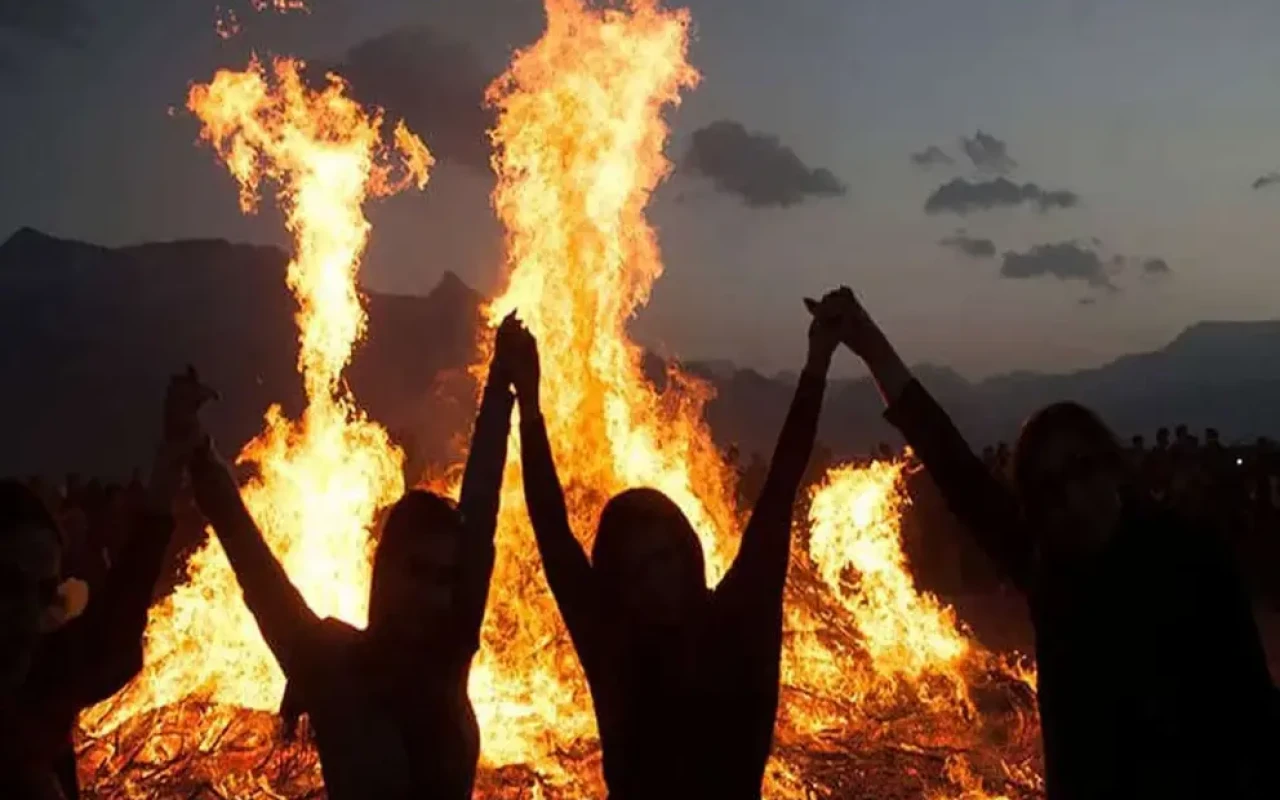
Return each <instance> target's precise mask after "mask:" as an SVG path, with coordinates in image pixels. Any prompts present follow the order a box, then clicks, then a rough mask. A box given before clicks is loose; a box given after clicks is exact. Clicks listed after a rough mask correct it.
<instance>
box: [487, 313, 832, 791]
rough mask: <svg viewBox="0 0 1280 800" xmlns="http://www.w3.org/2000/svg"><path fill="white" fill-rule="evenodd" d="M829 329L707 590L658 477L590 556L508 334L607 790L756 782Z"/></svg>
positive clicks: (620, 502)
mask: <svg viewBox="0 0 1280 800" xmlns="http://www.w3.org/2000/svg"><path fill="white" fill-rule="evenodd" d="M824 313H825V312H824ZM820 318H821V319H824V320H825V319H827V317H825V316H823V317H820ZM836 345H837V339H836V336H835V330H834V326H833V325H832V324H830V323H829V322H823V323H817V322H815V324H814V325H813V326H812V327H811V329H810V334H809V357H808V361H807V363H806V365H805V368H804V372H803V373H802V374H801V376H800V380H799V384H798V385H797V387H796V393H795V399H794V400H793V401H792V404H791V409H790V411H789V412H788V414H787V419H786V422H785V423H784V425H783V428H782V434H781V436H780V437H779V440H778V445H777V449H776V451H775V452H774V457H773V463H772V466H771V467H770V470H769V476H768V478H767V480H766V481H765V484H764V488H763V491H762V492H761V493H760V497H759V499H758V501H757V503H756V506H755V510H754V511H753V513H752V515H751V521H750V522H749V523H748V525H747V527H746V530H745V532H744V533H743V536H742V543H741V547H740V550H739V553H738V556H737V558H736V559H735V560H734V563H733V565H732V567H730V569H729V571H728V573H727V574H726V575H725V577H724V580H723V581H722V582H721V583H720V585H719V586H718V587H716V588H715V589H714V590H709V589H708V588H707V585H706V577H705V574H704V569H703V553H702V548H701V545H700V544H699V542H698V538H697V536H696V535H695V533H694V530H693V527H692V526H691V525H690V524H689V521H688V519H687V518H686V517H685V515H684V514H683V513H681V511H680V509H679V508H678V507H676V505H675V504H674V503H673V502H672V501H671V500H670V499H669V498H667V497H666V496H665V495H663V494H662V493H660V492H657V491H654V490H652V489H633V490H630V491H626V492H623V493H622V494H620V495H618V496H617V497H614V498H613V499H612V500H610V501H609V502H608V503H607V504H606V506H605V508H604V511H603V513H602V514H601V517H600V525H599V529H598V530H597V533H596V539H595V545H594V547H593V550H592V554H591V560H590V561H588V559H587V555H586V553H585V552H584V551H583V548H582V546H581V545H580V544H579V542H578V540H577V539H576V538H574V534H573V532H572V531H571V530H570V528H569V519H568V516H567V513H566V510H565V502H564V495H563V492H562V490H561V486H560V481H559V478H558V477H557V475H556V468H555V463H554V461H553V459H552V454H551V448H550V445H549V443H548V441H547V431H546V424H545V422H544V421H543V418H542V414H541V412H540V410H539V398H538V384H539V368H538V355H537V346H536V344H535V343H534V341H533V338H532V337H531V336H529V335H528V334H527V333H525V334H524V335H523V337H522V346H520V347H519V348H514V349H515V350H516V352H515V353H513V355H512V360H511V364H512V380H513V382H514V383H515V385H516V395H517V398H518V402H519V403H520V438H521V451H522V452H521V455H522V460H523V467H524V470H523V471H524V486H525V496H526V499H527V504H528V507H529V514H530V516H531V517H532V521H533V527H534V532H535V535H536V537H537V541H538V548H539V550H540V551H541V554H542V561H543V565H544V567H545V569H546V573H547V580H548V582H549V583H550V585H551V591H552V593H553V594H554V595H555V598H556V603H557V604H558V605H559V607H560V612H561V614H562V615H563V616H564V621H565V625H566V626H567V627H568V629H569V635H570V637H571V638H572V640H573V644H574V647H575V648H576V649H577V652H578V657H579V659H580V660H581V661H582V666H583V669H584V671H585V672H586V676H587V683H588V685H589V686H590V689H591V697H592V700H593V701H594V704H595V711H596V721H597V723H598V726H599V730H600V740H601V745H602V748H603V754H604V777H605V782H606V783H607V784H608V789H609V796H610V797H611V798H612V800H632V799H633V798H644V799H645V800H653V799H654V798H683V797H688V798H725V800H737V798H758V797H759V796H760V783H761V780H762V778H763V775H764V769H765V762H766V760H767V759H768V757H769V751H770V748H771V746H772V739H773V724H774V717H775V715H776V712H777V706H778V678H779V662H780V658H781V648H782V594H783V586H784V584H785V582H786V576H787V564H788V557H789V554H790V545H791V517H792V505H793V503H794V501H795V495H796V491H797V489H798V487H799V484H800V480H801V477H802V475H803V474H804V471H805V466H806V464H807V463H808V460H809V456H810V452H811V450H812V449H813V442H814V436H815V434H816V431H817V425H818V414H819V411H820V410H821V406H822V395H823V392H824V390H825V387H826V373H827V368H828V366H829V364H830V361H831V355H832V352H833V351H834V349H835V347H836Z"/></svg>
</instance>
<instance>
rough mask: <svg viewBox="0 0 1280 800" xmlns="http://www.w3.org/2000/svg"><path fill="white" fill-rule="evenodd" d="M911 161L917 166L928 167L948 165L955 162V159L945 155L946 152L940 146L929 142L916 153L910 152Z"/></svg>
mask: <svg viewBox="0 0 1280 800" xmlns="http://www.w3.org/2000/svg"><path fill="white" fill-rule="evenodd" d="M911 163H912V164H915V165H916V166H917V167H923V168H925V169H928V168H929V167H949V166H951V165H952V164H954V163H956V160H955V159H954V158H952V157H951V156H949V155H947V152H946V151H945V150H943V149H942V148H941V147H938V146H937V145H936V144H931V145H929V146H928V147H926V148H925V149H924V150H921V151H920V152H918V153H912V154H911Z"/></svg>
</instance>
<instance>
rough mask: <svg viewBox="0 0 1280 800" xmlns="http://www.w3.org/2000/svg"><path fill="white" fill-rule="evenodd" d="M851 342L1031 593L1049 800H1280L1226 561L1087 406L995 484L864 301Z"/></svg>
mask: <svg viewBox="0 0 1280 800" xmlns="http://www.w3.org/2000/svg"><path fill="white" fill-rule="evenodd" d="M837 296H838V298H839V301H838V302H839V304H840V305H841V307H842V311H841V313H840V317H841V324H840V331H841V333H840V336H841V339H842V341H843V342H844V343H845V344H846V345H847V346H848V347H849V348H850V349H851V350H852V351H853V352H854V353H856V354H857V355H858V356H860V357H861V358H862V360H863V361H864V362H865V363H866V365H867V367H868V368H869V369H870V371H871V374H872V376H873V377H874V379H875V381H876V384H877V385H878V387H879V389H880V392H881V394H882V395H883V397H884V401H885V403H886V405H887V411H886V414H885V416H886V417H887V419H888V420H889V422H890V423H892V424H893V425H894V426H896V427H897V428H898V429H899V430H900V431H901V432H902V434H903V436H904V437H905V438H906V440H907V442H908V443H909V444H910V446H911V448H912V450H913V451H914V452H915V454H916V456H917V457H918V458H919V459H920V460H921V461H922V462H923V463H924V466H925V467H926V469H927V470H928V471H929V474H930V475H931V476H932V478H933V480H934V482H935V483H936V484H937V486H938V488H939V490H940V491H941V492H942V495H943V497H944V498H945V499H946V501H947V504H948V506H949V507H950V508H951V510H952V512H953V513H954V514H955V516H956V517H957V518H958V519H959V520H960V522H962V523H963V524H964V526H965V527H966V528H967V529H968V530H969V531H970V532H971V533H972V535H973V536H974V537H976V539H977V541H978V542H979V543H980V544H981V545H982V547H983V549H984V550H985V551H986V553H987V554H988V555H989V556H990V558H991V559H992V561H993V562H994V563H995V564H996V565H997V567H998V568H999V569H1000V570H1001V571H1002V572H1003V573H1004V575H1005V577H1006V578H1007V579H1008V580H1010V581H1011V582H1012V583H1013V584H1015V585H1016V586H1017V587H1018V588H1019V589H1020V590H1021V591H1022V592H1023V593H1024V594H1025V596H1026V598H1027V602H1028V604H1029V606H1030V611H1031V618H1032V622H1033V624H1034V627H1035V634H1036V641H1035V652H1036V663H1037V665H1038V668H1039V687H1038V688H1039V704H1040V721H1041V729H1042V732H1043V737H1044V750H1045V767H1046V776H1045V777H1046V786H1047V791H1048V797H1049V798H1050V800H1061V799H1062V798H1113V797H1114V798H1121V797H1123V798H1130V797H1152V798H1156V797H1159V798H1207V797H1222V798H1263V797H1270V798H1274V797H1277V796H1280V795H1277V793H1276V791H1277V786H1276V784H1275V779H1274V775H1273V769H1274V768H1273V766H1272V764H1273V763H1274V758H1275V756H1276V754H1277V753H1276V750H1275V747H1276V742H1277V737H1276V713H1275V709H1276V700H1275V697H1276V695H1275V690H1274V688H1273V686H1272V681H1271V677H1270V675H1269V673H1268V670H1267V662H1266V657H1265V654H1264V652H1263V648H1262V644H1261V640H1260V637H1259V635H1258V630H1257V626H1256V624H1255V621H1254V618H1253V614H1252V607H1251V603H1250V598H1249V595H1248V594H1247V592H1246V591H1245V589H1244V587H1243V586H1242V584H1241V581H1240V580H1239V578H1238V577H1237V574H1236V570H1235V567H1234V564H1233V563H1232V559H1231V556H1230V553H1229V551H1228V550H1227V548H1226V546H1225V544H1224V543H1223V542H1220V541H1217V540H1216V538H1215V537H1214V536H1212V535H1210V532H1208V531H1204V530H1200V529H1198V528H1197V527H1196V526H1194V525H1193V524H1191V523H1190V522H1189V521H1187V520H1184V519H1182V518H1180V517H1178V516H1177V515H1176V514H1173V513H1171V512H1169V511H1168V510H1166V509H1164V508H1162V507H1161V506H1159V505H1157V504H1156V503H1154V502H1153V500H1152V499H1151V498H1150V497H1149V496H1148V495H1147V494H1146V493H1144V492H1143V491H1141V490H1140V488H1139V486H1140V484H1141V478H1140V476H1139V474H1138V473H1137V470H1136V468H1135V467H1134V465H1133V464H1132V463H1131V460H1130V459H1128V458H1126V453H1125V451H1124V449H1123V448H1122V447H1121V445H1120V443H1119V441H1118V440H1117V438H1116V437H1115V435H1114V434H1113V433H1112V432H1111V430H1110V429H1108V427H1107V426H1106V425H1105V424H1104V423H1103V422H1102V420H1101V419H1099V418H1098V416H1097V415H1096V414H1095V413H1093V412H1092V411H1090V410H1089V409H1087V408H1085V407H1084V406H1082V405H1079V404H1078V403H1073V402H1060V403H1055V404H1053V405H1050V406H1048V407H1047V408H1044V409H1041V410H1040V411H1038V412H1036V413H1035V414H1033V415H1032V416H1031V418H1030V419H1028V420H1027V421H1026V423H1025V424H1024V425H1023V427H1022V432H1021V435H1020V436H1019V438H1018V442H1017V445H1016V447H1015V450H1014V456H1013V465H1012V466H1013V469H1012V472H1013V486H1012V488H1006V486H1005V485H1003V484H1002V483H1001V482H999V481H997V480H996V479H995V478H993V476H992V475H991V472H990V471H989V470H988V469H986V468H985V467H984V466H983V464H982V462H981V461H980V460H979V459H978V458H977V457H976V456H975V455H974V454H973V452H972V451H971V450H970V449H969V446H968V445H967V444H966V443H965V440H964V438H963V437H962V436H961V434H960V433H959V431H958V430H957V429H956V427H955V425H954V424H952V422H951V420H950V419H949V418H948V417H947V414H946V413H945V412H944V411H943V410H942V408H941V407H940V406H939V405H938V404H937V402H935V401H934V399H933V398H932V397H931V396H930V395H929V393H928V392H927V391H925V389H924V387H923V386H922V385H921V384H920V383H919V382H918V381H917V380H916V379H915V378H914V377H913V376H912V374H911V372H910V371H909V370H908V369H907V367H906V366H905V364H904V363H903V361H902V359H901V358H900V357H899V356H898V354H897V352H896V351H895V350H894V348H893V346H892V345H891V344H890V342H889V340H888V338H887V337H886V336H885V335H884V333H883V332H882V331H881V330H880V328H879V327H878V326H877V325H876V324H875V323H874V322H873V321H872V319H871V317H870V315H868V314H867V312H866V310H865V309H864V308H863V307H862V305H861V304H860V303H859V302H858V300H857V298H856V297H855V296H854V294H853V292H851V291H850V290H848V289H847V288H846V289H842V290H840V292H839V293H838V295H837Z"/></svg>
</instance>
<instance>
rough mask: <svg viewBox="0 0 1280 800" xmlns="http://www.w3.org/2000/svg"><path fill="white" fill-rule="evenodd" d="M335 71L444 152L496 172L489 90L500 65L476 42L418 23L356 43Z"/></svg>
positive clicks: (444, 156)
mask: <svg viewBox="0 0 1280 800" xmlns="http://www.w3.org/2000/svg"><path fill="white" fill-rule="evenodd" d="M327 69H332V70H333V71H334V72H337V73H338V74H339V75H341V76H342V77H344V78H346V79H347V80H348V81H350V82H351V85H352V87H353V89H354V91H353V94H354V95H355V96H356V97H359V98H360V100H361V102H363V103H369V104H374V105H378V106H381V107H382V108H385V109H386V110H387V113H388V117H389V118H403V119H404V121H405V122H406V123H407V124H408V125H409V128H410V129H411V130H413V131H414V132H415V133H417V134H418V135H419V136H421V137H422V138H423V139H424V140H425V141H427V142H430V143H431V152H432V153H433V154H434V155H435V156H436V157H437V158H439V159H441V160H442V161H450V162H453V163H457V164H464V165H466V166H469V167H473V168H475V169H480V170H485V171H487V170H488V168H489V152H490V147H489V140H488V135H487V132H488V130H489V129H490V128H492V127H493V123H494V120H495V117H494V114H493V112H492V111H491V110H490V109H488V108H487V107H486V106H485V104H484V93H485V89H486V88H487V87H488V85H489V83H490V81H491V80H492V78H493V77H494V75H496V71H491V70H488V69H486V68H485V66H484V65H483V64H482V63H481V61H480V59H479V57H478V56H477V55H476V53H475V52H474V51H473V50H472V48H471V47H470V46H469V45H467V44H465V43H463V42H459V41H457V40H454V39H451V38H449V37H447V36H445V35H444V34H441V33H439V32H437V31H435V30H433V29H431V28H429V27H426V26H411V27H406V28H400V29H397V30H394V31H391V32H389V33H385V34H383V35H381V36H377V37H374V38H372V39H368V40H366V41H364V42H361V43H360V44H357V45H355V46H354V47H352V48H351V49H350V50H348V51H347V53H346V55H345V56H343V58H342V60H341V62H339V63H338V64H335V65H328V66H327Z"/></svg>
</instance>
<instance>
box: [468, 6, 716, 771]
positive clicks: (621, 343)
mask: <svg viewBox="0 0 1280 800" xmlns="http://www.w3.org/2000/svg"><path fill="white" fill-rule="evenodd" d="M546 10H547V30H546V33H545V35H544V36H543V37H542V39H541V40H539V41H538V42H537V43H536V44H535V45H533V46H532V47H530V48H529V49H527V50H524V51H522V52H520V53H518V54H517V55H516V57H515V60H514V62H513V63H512V65H511V67H510V69H509V70H508V71H507V72H506V74H505V75H503V76H502V77H501V78H499V79H498V81H497V82H495V83H494V84H493V86H492V87H491V88H490V90H489V100H490V102H491V103H492V104H493V105H494V106H495V107H496V108H497V110H498V112H499V118H498V122H497V126H496V128H495V130H494V131H493V141H494V146H495V148H496V153H495V155H494V158H493V166H494V170H495V172H496V173H497V175H498V186H497V189H496V190H495V191H494V194H493V205H494V208H495V210H496V212H497V214H498V217H499V218H500V219H501V221H502V222H503V224H504V225H505V227H506V231H507V241H506V244H507V261H508V268H509V274H508V278H507V286H506V289H505V290H504V291H503V292H502V293H501V294H500V296H499V297H498V298H497V299H495V300H494V301H493V303H492V305H491V306H490V308H489V318H490V320H491V321H492V322H496V321H498V320H499V319H501V318H502V317H503V316H504V315H506V314H507V313H508V312H509V311H511V310H513V309H514V310H518V311H519V312H520V314H521V316H522V318H523V319H524V321H525V323H526V324H527V325H528V326H529V329H530V330H531V331H532V332H533V333H534V334H535V335H536V336H537V337H538V338H539V340H540V343H541V352H542V358H543V367H542V369H543V374H544V375H546V376H547V378H546V380H545V381H544V388H543V411H544V414H545V417H546V420H547V426H548V432H549V435H550V437H551V441H552V442H553V446H554V448H555V454H556V459H557V462H558V463H559V465H560V466H561V469H562V475H563V478H564V480H565V483H566V492H567V495H568V504H569V509H570V518H571V521H572V523H573V527H574V530H575V531H576V532H578V533H579V534H580V535H583V536H587V537H590V535H591V534H592V533H593V531H594V529H595V525H596V520H597V517H598V515H599V512H600V509H601V507H602V505H603V503H604V501H606V500H607V499H608V498H609V497H610V496H612V495H613V494H616V493H617V492H619V491H621V490H623V489H625V488H628V487H632V486H652V487H655V488H657V489H660V490H662V491H664V492H666V493H667V494H668V495H670V496H671V498H672V499H673V500H674V501H675V502H676V503H677V504H679V506H680V507H681V508H682V509H684V511H685V513H686V514H688V516H689V518H690V519H691V520H692V522H693V524H694V527H695V528H696V529H697V531H698V533H699V534H700V536H701V538H702V541H703V543H704V546H705V548H706V550H707V553H708V571H709V578H710V579H711V580H718V578H719V576H720V575H721V574H722V573H723V571H724V569H725V567H726V564H727V562H728V557H729V555H731V553H730V550H731V549H732V547H731V546H730V540H729V539H728V537H726V535H725V534H726V533H727V532H728V531H730V530H732V529H733V527H734V525H735V522H736V518H735V511H734V508H733V504H732V501H731V499H730V494H729V492H728V490H727V489H728V486H729V485H730V481H729V478H728V473H727V470H726V468H725V466H724V464H723V463H722V461H721V460H720V457H719V455H718V454H717V451H716V449H715V446H714V444H713V443H712V441H711V437H710V435H709V434H708V431H707V429H706V427H705V426H704V424H703V423H702V420H701V417H702V413H701V412H702V408H703V405H704V404H705V402H706V401H707V399H708V398H709V392H708V390H707V389H706V388H705V387H704V386H702V385H701V384H698V383H696V382H694V381H692V380H689V379H686V378H684V377H682V376H680V375H678V374H677V375H674V376H673V378H674V383H673V386H672V388H670V389H669V390H668V391H666V392H665V393H660V392H658V391H657V390H655V389H654V388H653V387H652V386H651V385H650V384H649V383H648V382H646V381H645V379H644V376H643V372H642V369H641V351H640V349H639V348H638V347H637V346H636V345H635V344H633V343H632V342H631V341H630V339H629V338H628V336H627V333H626V325H627V322H628V320H629V319H630V317H631V316H632V315H633V313H634V312H635V310H636V309H637V308H638V307H639V306H641V305H643V304H644V303H645V302H646V301H647V300H648V297H649V289H650V287H651V286H652V285H653V282H654V280H656V279H657V277H658V276H659V275H660V274H661V272H662V263H661V260H660V257H659V252H658V245H657V241H656V237H655V235H654V231H653V229H652V228H651V227H650V225H649V223H648V221H647V220H646V219H645V216H644V209H645V206H646V205H647V203H648V201H649V196H650V194H651V193H652V192H653V190H654V189H655V188H656V186H657V185H658V183H659V182H660V181H661V180H662V179H663V178H664V177H665V176H666V175H667V174H668V172H669V171H670V169H671V165H670V163H669V162H668V160H667V158H666V156H665V155H664V152H663V150H664V147H665V145H666V141H667V135H668V131H667V126H666V123H665V121H664V120H663V118H662V111H663V109H664V108H665V107H667V106H670V105H675V104H677V103H678V102H679V100H680V90H681V89H683V88H687V87H689V86H692V85H693V84H694V83H695V82H696V81H697V78H698V76H697V74H696V73H695V72H694V70H693V69H692V68H691V67H690V66H689V64H688V63H687V61H686V51H687V47H688V36H689V23H690V19H689V15H688V13H687V12H684V11H666V10H662V9H660V8H659V7H658V6H657V4H656V3H655V2H653V0H634V1H633V2H631V3H630V4H629V5H628V6H627V8H625V9H595V8H591V7H589V6H588V5H586V4H584V3H583V2H581V1H580V0H548V2H547V6H546ZM517 460H518V459H517V458H516V457H515V456H514V455H513V458H512V463H511V464H510V465H509V469H508V476H507V483H506V491H505V494H504V502H503V513H502V518H501V520H500V525H499V533H498V546H497V550H498V564H497V568H496V572H495V577H494V584H495V588H494V591H493V593H492V594H491V595H490V609H489V615H488V621H487V624H486V627H485V631H484V643H485V647H484V650H483V652H482V655H481V657H480V659H479V660H478V662H477V665H476V668H475V670H474V671H473V673H472V682H471V694H472V698H473V700H474V702H475V704H476V707H477V713H478V716H479V717H480V720H481V723H482V729H483V731H484V753H485V759H486V761H487V762H489V763H490V764H494V765H504V764H533V765H536V766H537V767H538V768H539V769H540V770H542V771H543V773H544V775H545V776H546V777H547V779H548V780H549V781H550V782H551V783H552V784H553V785H559V784H565V783H566V782H568V783H571V784H572V785H574V786H576V787H577V789H578V791H579V792H584V793H586V794H587V795H591V794H593V793H598V777H597V776H595V775H594V774H588V775H585V776H581V775H580V776H577V778H572V779H571V776H568V775H566V774H563V770H562V765H560V764H558V763H557V760H556V759H555V758H554V754H556V753H557V752H562V751H573V750H575V749H576V750H581V749H582V748H583V747H584V746H588V747H590V746H594V737H595V725H594V720H593V718H592V715H591V705H590V701H589V699H588V698H587V694H586V690H585V685H584V683H583V681H582V677H581V673H580V671H579V667H578V664H577V659H576V656H575V655H574V653H573V650H572V648H571V647H570V645H569V642H568V639H567V637H566V636H565V634H564V630H563V627H562V624H561V621H560V617H559V614H558V612H557V611H556V607H555V604H554V603H553V602H552V601H551V599H550V597H549V595H548V593H547V590H546V588H545V584H544V582H543V578H542V576H541V564H540V563H539V560H538V556H537V551H536V549H535V547H534V544H533V539H532V534H531V532H530V530H529V527H528V517H527V514H526V513H525V510H524V504H523V498H522V495H521V488H520V487H521V484H520V476H519V471H518V464H517Z"/></svg>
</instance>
